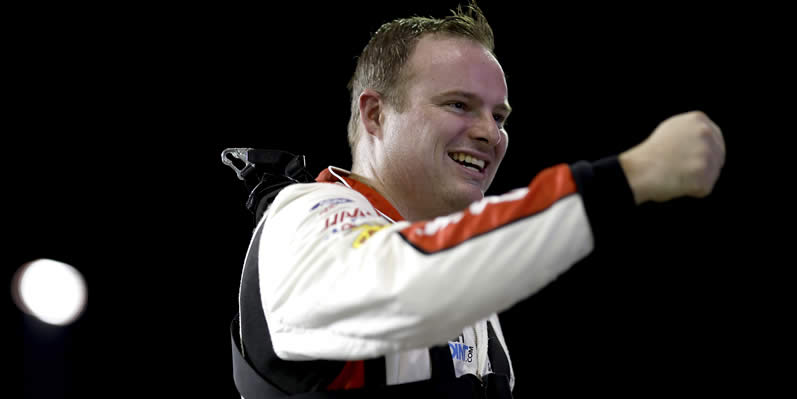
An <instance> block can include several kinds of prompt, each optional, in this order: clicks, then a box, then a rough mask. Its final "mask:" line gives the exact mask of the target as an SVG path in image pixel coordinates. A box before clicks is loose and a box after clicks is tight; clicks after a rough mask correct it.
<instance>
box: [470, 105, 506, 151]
mask: <svg viewBox="0 0 797 399" xmlns="http://www.w3.org/2000/svg"><path fill="white" fill-rule="evenodd" d="M501 136H502V135H501V129H499V128H498V124H497V123H496V121H495V119H493V114H492V112H482V113H480V115H479V118H478V122H477V123H476V124H475V125H474V126H472V128H471V129H470V138H472V139H473V140H477V141H481V142H483V143H486V144H489V145H490V146H491V147H494V146H497V145H498V144H500V143H501Z"/></svg>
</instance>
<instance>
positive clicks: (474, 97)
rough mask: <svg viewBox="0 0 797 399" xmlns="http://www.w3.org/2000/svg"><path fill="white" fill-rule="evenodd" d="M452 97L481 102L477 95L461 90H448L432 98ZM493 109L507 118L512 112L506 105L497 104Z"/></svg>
mask: <svg viewBox="0 0 797 399" xmlns="http://www.w3.org/2000/svg"><path fill="white" fill-rule="evenodd" d="M452 96H460V97H465V98H467V99H468V100H471V101H473V100H475V101H479V102H482V101H481V99H480V98H479V96H477V95H475V94H473V93H469V92H467V91H463V90H449V91H446V92H443V93H440V94H438V95H436V96H434V97H433V98H435V99H440V98H443V97H452ZM495 107H496V108H498V109H500V110H501V111H504V112H506V115H507V116H509V114H510V113H511V112H512V107H511V106H510V105H509V104H508V103H502V104H498V105H496V106H495Z"/></svg>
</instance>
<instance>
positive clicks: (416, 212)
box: [349, 165, 456, 222]
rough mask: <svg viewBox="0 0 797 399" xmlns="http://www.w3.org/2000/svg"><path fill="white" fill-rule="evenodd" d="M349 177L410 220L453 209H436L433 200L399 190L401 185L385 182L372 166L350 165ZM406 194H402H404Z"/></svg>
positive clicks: (425, 218) (432, 217) (431, 216)
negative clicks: (373, 192) (372, 190)
mask: <svg viewBox="0 0 797 399" xmlns="http://www.w3.org/2000/svg"><path fill="white" fill-rule="evenodd" d="M349 178H352V179H354V180H357V181H359V182H360V183H363V184H366V185H368V186H369V187H371V188H372V189H374V190H375V191H376V192H378V193H379V194H380V195H381V196H383V197H384V198H385V199H386V200H387V201H388V202H390V204H391V205H393V207H394V208H396V210H397V211H398V213H399V214H401V216H402V217H403V218H404V219H405V220H407V221H410V222H416V221H419V220H429V219H434V218H436V217H438V216H443V215H447V214H449V213H452V212H454V211H456V209H455V210H451V209H438V208H435V207H434V205H435V202H434V201H429V200H428V198H414V197H413V196H412V193H409V194H407V193H405V191H406V190H401V187H399V186H397V185H396V184H389V182H385V181H384V180H383V179H382V178H380V175H379V174H377V173H375V170H374V169H373V168H372V167H365V168H363V167H358V166H357V165H354V166H352V171H351V174H350V175H349ZM403 193H404V194H407V195H404V194H403Z"/></svg>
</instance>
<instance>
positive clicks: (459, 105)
mask: <svg viewBox="0 0 797 399" xmlns="http://www.w3.org/2000/svg"><path fill="white" fill-rule="evenodd" d="M448 106H449V107H452V108H456V109H462V110H464V109H465V108H467V106H466V105H465V103H463V102H453V103H449V104H448Z"/></svg>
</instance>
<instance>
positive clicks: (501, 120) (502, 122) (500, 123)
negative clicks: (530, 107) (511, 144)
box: [493, 114, 506, 128]
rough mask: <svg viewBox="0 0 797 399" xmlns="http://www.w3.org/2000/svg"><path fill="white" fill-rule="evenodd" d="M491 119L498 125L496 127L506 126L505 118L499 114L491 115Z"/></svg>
mask: <svg viewBox="0 0 797 399" xmlns="http://www.w3.org/2000/svg"><path fill="white" fill-rule="evenodd" d="M493 119H495V121H496V123H498V127H500V128H503V127H504V126H506V116H505V115H501V114H493Z"/></svg>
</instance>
